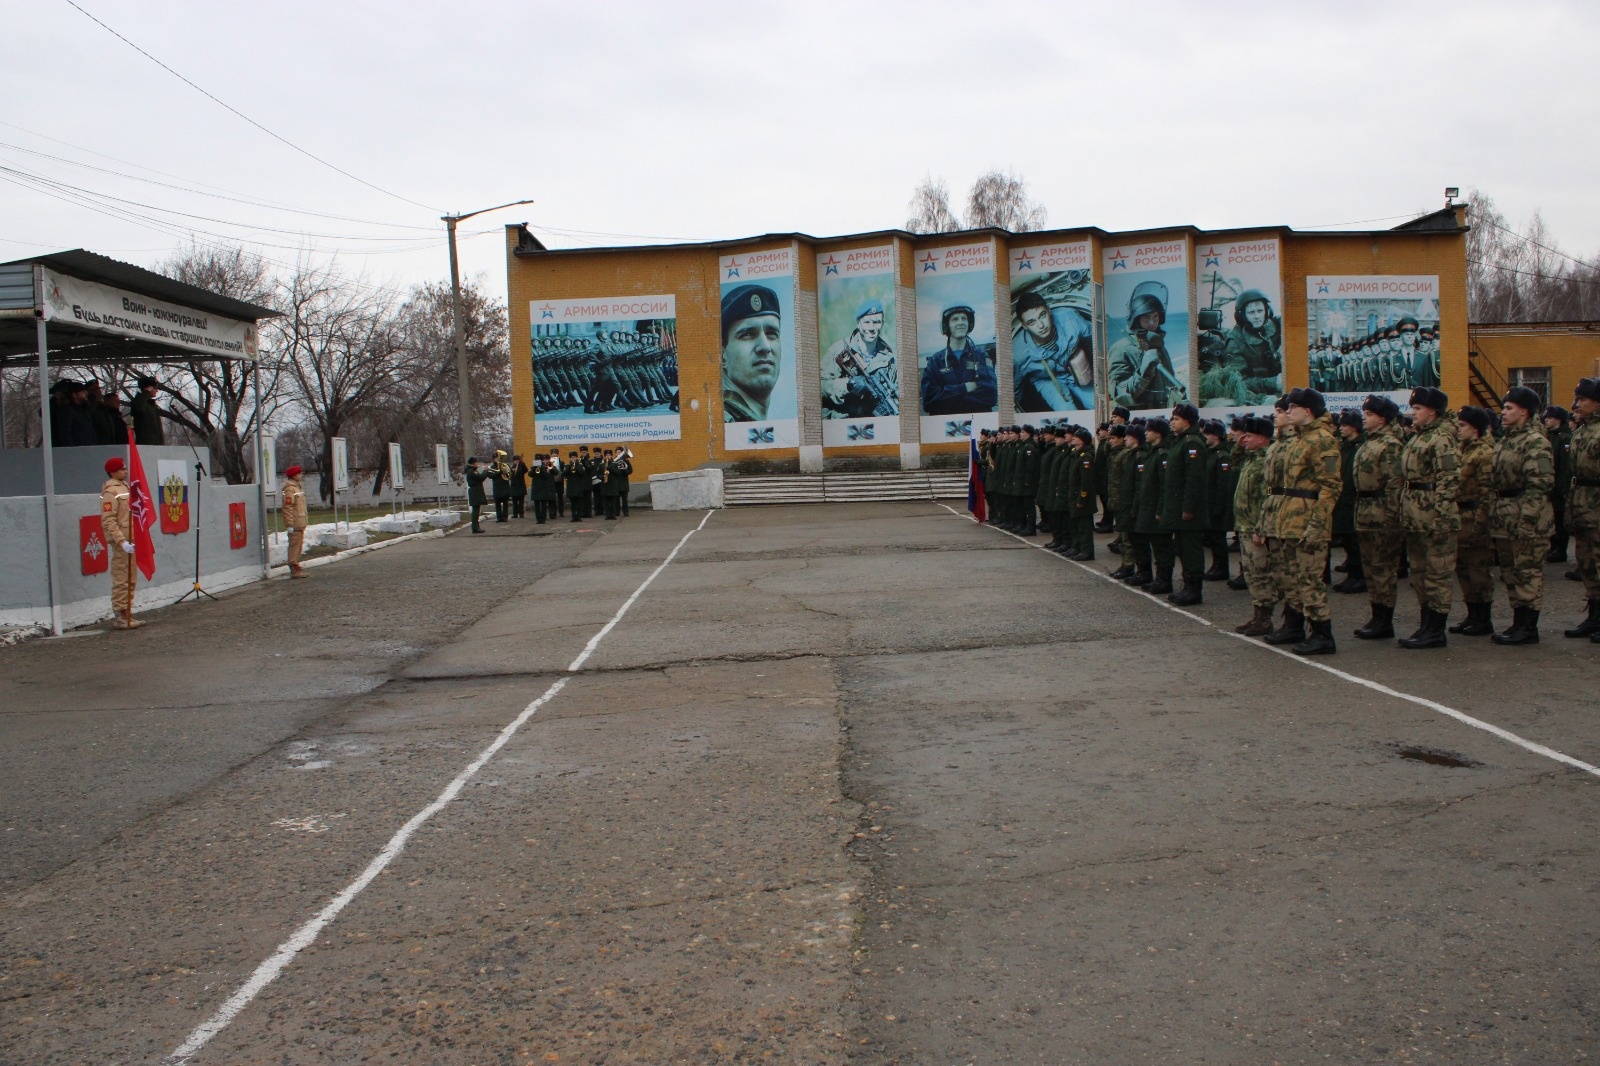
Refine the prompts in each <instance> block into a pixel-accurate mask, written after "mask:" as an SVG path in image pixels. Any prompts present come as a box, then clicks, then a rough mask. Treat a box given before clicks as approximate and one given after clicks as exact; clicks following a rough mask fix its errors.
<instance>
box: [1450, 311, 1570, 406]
mask: <svg viewBox="0 0 1600 1066" xmlns="http://www.w3.org/2000/svg"><path fill="white" fill-rule="evenodd" d="M1468 355H1469V357H1470V367H1469V373H1470V374H1471V377H1472V391H1473V395H1474V396H1475V397H1477V398H1476V399H1475V400H1474V401H1473V402H1474V403H1479V404H1482V403H1486V402H1498V401H1499V399H1500V397H1502V396H1504V395H1505V392H1506V389H1508V388H1510V387H1511V386H1513V385H1526V386H1528V387H1529V388H1531V389H1533V390H1534V391H1535V392H1537V393H1538V394H1539V395H1540V397H1542V398H1543V399H1544V401H1545V402H1546V403H1553V404H1557V405H1559V406H1561V407H1566V408H1571V406H1572V387H1573V386H1574V385H1576V384H1577V383H1578V380H1579V379H1580V378H1587V377H1600V322H1475V323H1473V325H1472V328H1471V333H1470V335H1469V350H1468Z"/></svg>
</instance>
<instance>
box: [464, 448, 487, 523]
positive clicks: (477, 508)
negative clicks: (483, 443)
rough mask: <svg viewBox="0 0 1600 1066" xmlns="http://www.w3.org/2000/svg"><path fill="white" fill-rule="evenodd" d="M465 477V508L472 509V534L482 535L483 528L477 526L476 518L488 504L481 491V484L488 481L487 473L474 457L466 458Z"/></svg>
mask: <svg viewBox="0 0 1600 1066" xmlns="http://www.w3.org/2000/svg"><path fill="white" fill-rule="evenodd" d="M466 476H467V506H469V507H471V508H472V531H473V532H474V533H482V532H483V527H482V526H480V525H479V524H478V516H479V515H480V514H481V513H482V511H483V508H484V506H485V505H486V504H487V503H488V502H489V499H488V497H487V496H486V495H485V494H484V491H483V483H484V482H485V481H487V480H489V472H488V471H487V470H485V469H483V466H482V464H481V463H479V462H478V457H477V456H476V455H469V456H467V469H466Z"/></svg>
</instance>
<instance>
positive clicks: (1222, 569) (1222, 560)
mask: <svg viewBox="0 0 1600 1066" xmlns="http://www.w3.org/2000/svg"><path fill="white" fill-rule="evenodd" d="M1201 576H1202V577H1203V578H1204V579H1205V580H1207V581H1226V580H1228V553H1227V552H1226V551H1218V550H1217V549H1215V548H1213V549H1212V550H1211V567H1210V569H1208V570H1207V571H1206V572H1205V573H1204V574H1202V575H1201Z"/></svg>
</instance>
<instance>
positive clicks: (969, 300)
mask: <svg viewBox="0 0 1600 1066" xmlns="http://www.w3.org/2000/svg"><path fill="white" fill-rule="evenodd" d="M915 259H916V278H917V281H916V292H917V348H918V352H917V371H918V386H919V387H918V391H919V393H920V397H921V399H920V402H921V416H922V418H921V425H922V443H924V444H939V443H947V442H951V441H966V440H967V439H968V438H970V437H973V436H975V435H976V434H977V431H978V430H980V429H994V428H996V427H997V426H999V424H1000V414H999V411H1000V387H999V379H998V377H997V376H996V369H995V367H996V362H995V336H996V334H995V320H994V303H995V299H994V295H995V293H994V285H995V260H994V242H993V241H988V240H986V241H980V242H976V243H973V244H960V245H953V246H951V247H946V248H932V249H925V250H922V251H919V252H917V254H916V257H915Z"/></svg>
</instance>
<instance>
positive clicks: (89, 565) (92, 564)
mask: <svg viewBox="0 0 1600 1066" xmlns="http://www.w3.org/2000/svg"><path fill="white" fill-rule="evenodd" d="M118 547H121V545H118ZM78 554H79V555H81V556H82V557H83V572H84V573H85V574H103V573H105V572H106V570H107V569H109V568H110V562H109V560H110V558H111V548H110V547H109V546H108V545H107V544H106V535H105V533H104V531H102V530H101V528H100V516H99V515H97V514H95V515H88V516H86V517H84V518H80V519H78Z"/></svg>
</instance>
